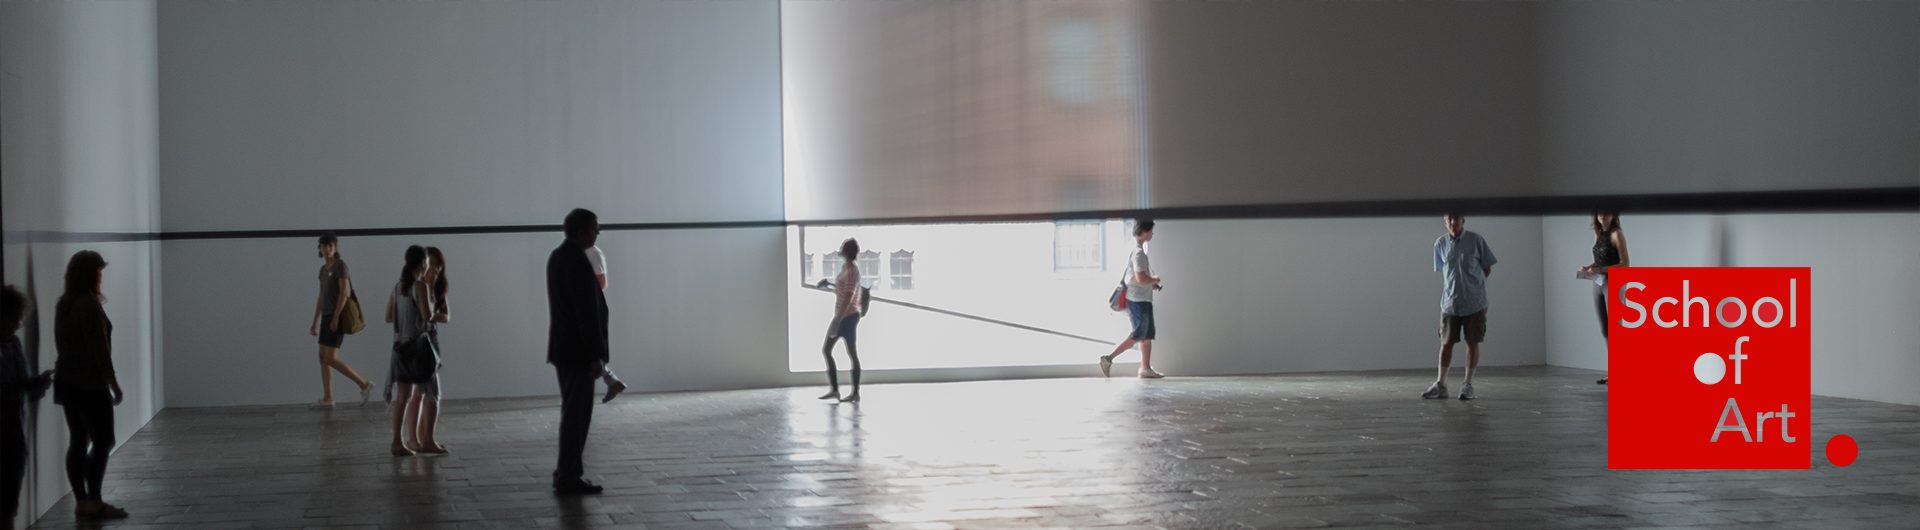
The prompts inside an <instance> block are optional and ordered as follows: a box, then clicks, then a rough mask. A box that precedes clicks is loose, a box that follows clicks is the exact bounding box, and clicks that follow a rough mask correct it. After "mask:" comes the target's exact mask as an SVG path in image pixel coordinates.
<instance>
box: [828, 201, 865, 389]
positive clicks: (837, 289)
mask: <svg viewBox="0 0 1920 530" xmlns="http://www.w3.org/2000/svg"><path fill="white" fill-rule="evenodd" d="M859 255H860V242H858V241H854V240H853V238H851V237H849V238H847V240H846V241H843V242H841V243H840V258H841V259H844V260H847V264H846V266H845V267H842V268H841V269H840V277H839V278H838V279H836V280H835V281H834V286H833V293H834V298H833V322H832V323H830V324H828V325H827V345H826V346H824V347H822V348H821V349H820V353H821V354H822V355H825V356H827V384H829V385H832V386H833V391H831V392H827V394H826V395H824V396H820V399H825V400H840V401H846V402H852V403H859V402H860V350H859V348H857V347H855V346H854V335H855V332H856V331H858V330H859V328H860V267H859V266H858V265H855V264H854V258H855V257H856V256H859ZM840 339H846V340H847V358H848V359H851V360H852V361H853V393H852V394H847V397H845V398H842V397H840V370H839V368H838V367H835V366H834V365H833V343H834V342H835V341H838V340H840Z"/></svg>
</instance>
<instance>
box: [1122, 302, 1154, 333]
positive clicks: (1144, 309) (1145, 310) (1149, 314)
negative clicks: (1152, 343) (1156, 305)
mask: <svg viewBox="0 0 1920 530" xmlns="http://www.w3.org/2000/svg"><path fill="white" fill-rule="evenodd" d="M1127 320H1129V321H1132V322H1133V333H1131V334H1128V335H1127V338H1130V339H1133V340H1153V332H1154V328H1153V302H1135V301H1132V300H1128V301H1127Z"/></svg>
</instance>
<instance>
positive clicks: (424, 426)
mask: <svg viewBox="0 0 1920 530" xmlns="http://www.w3.org/2000/svg"><path fill="white" fill-rule="evenodd" d="M421 281H422V282H425V283H426V284H427V286H428V290H429V292H428V296H429V297H430V298H432V299H433V318H431V319H429V321H430V322H432V323H433V325H432V327H429V328H427V337H428V338H429V339H430V340H432V341H433V351H435V352H443V351H445V350H441V349H440V324H445V323H447V317H448V314H447V256H446V255H445V254H441V253H440V247H427V275H426V277H424V278H421ZM415 387H416V388H418V389H419V390H417V393H418V394H419V395H420V412H419V414H420V416H419V418H420V424H419V426H417V427H416V428H415V429H414V433H413V439H414V440H416V441H418V442H419V443H420V449H419V451H420V452H422V453H433V454H446V453H447V452H448V451H447V446H444V445H440V442H439V441H437V440H435V439H434V437H433V434H434V432H433V431H434V427H437V426H439V422H440V371H438V370H435V371H434V372H433V378H432V379H430V380H428V381H427V382H424V383H420V384H418V385H415Z"/></svg>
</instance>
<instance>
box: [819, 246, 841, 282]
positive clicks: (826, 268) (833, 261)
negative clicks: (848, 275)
mask: <svg viewBox="0 0 1920 530" xmlns="http://www.w3.org/2000/svg"><path fill="white" fill-rule="evenodd" d="M846 265H847V260H844V259H840V254H839V253H837V252H828V253H824V254H821V255H820V279H822V280H827V281H830V282H837V281H840V269H842V268H845V267H846ZM816 282H817V280H816Z"/></svg>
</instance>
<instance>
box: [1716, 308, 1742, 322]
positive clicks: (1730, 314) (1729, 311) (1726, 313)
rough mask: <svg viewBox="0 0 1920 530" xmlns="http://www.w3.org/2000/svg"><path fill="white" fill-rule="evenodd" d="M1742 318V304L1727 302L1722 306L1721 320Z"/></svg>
mask: <svg viewBox="0 0 1920 530" xmlns="http://www.w3.org/2000/svg"><path fill="white" fill-rule="evenodd" d="M1739 318H1740V306H1737V305H1733V304H1727V305H1723V306H1720V320H1725V321H1729V322H1731V321H1733V320H1736V319H1739Z"/></svg>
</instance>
